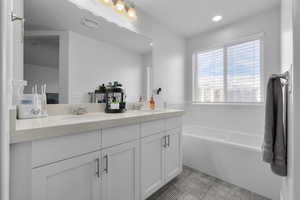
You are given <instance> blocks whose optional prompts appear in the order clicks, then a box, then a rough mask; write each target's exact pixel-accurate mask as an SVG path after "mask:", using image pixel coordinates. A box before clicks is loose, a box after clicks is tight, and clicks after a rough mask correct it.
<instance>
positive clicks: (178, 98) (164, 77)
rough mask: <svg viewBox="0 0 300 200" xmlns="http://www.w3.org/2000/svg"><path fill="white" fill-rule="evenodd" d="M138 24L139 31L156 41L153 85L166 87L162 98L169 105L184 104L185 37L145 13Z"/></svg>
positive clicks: (153, 52)
mask: <svg viewBox="0 0 300 200" xmlns="http://www.w3.org/2000/svg"><path fill="white" fill-rule="evenodd" d="M135 26H136V30H137V32H139V33H141V34H144V35H146V36H148V37H150V38H151V39H152V41H153V47H152V48H153V51H152V56H153V58H152V59H153V62H152V63H153V65H152V67H153V69H152V71H153V88H154V89H155V88H162V96H163V97H162V98H163V99H164V101H167V102H168V105H170V106H175V107H177V106H178V105H182V104H183V103H184V101H185V93H184V91H185V66H186V63H185V54H186V41H185V39H184V38H183V37H182V36H180V35H178V34H175V33H174V32H173V31H171V30H170V29H168V27H167V26H165V25H163V24H160V23H159V22H157V21H155V20H153V19H152V18H151V17H150V16H148V15H147V14H145V13H139V20H138V22H137V24H136V25H135Z"/></svg>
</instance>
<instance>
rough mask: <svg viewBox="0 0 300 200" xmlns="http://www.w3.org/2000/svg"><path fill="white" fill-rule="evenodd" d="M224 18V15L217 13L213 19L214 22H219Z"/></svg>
mask: <svg viewBox="0 0 300 200" xmlns="http://www.w3.org/2000/svg"><path fill="white" fill-rule="evenodd" d="M222 19H223V17H222V16H221V15H216V16H214V17H213V18H212V19H211V20H212V21H213V22H219V21H221V20H222Z"/></svg>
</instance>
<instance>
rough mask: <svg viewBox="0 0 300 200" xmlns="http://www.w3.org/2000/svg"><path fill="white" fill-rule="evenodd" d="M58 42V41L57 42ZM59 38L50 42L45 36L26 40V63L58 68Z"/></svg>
mask: <svg viewBox="0 0 300 200" xmlns="http://www.w3.org/2000/svg"><path fill="white" fill-rule="evenodd" d="M55 40H56V41H55ZM58 40H59V38H58V37H56V38H55V39H51V41H50V40H49V37H47V36H45V37H44V39H42V38H41V36H40V37H31V39H29V38H25V41H24V63H25V64H33V65H40V66H49V67H56V68H58V65H59V42H58Z"/></svg>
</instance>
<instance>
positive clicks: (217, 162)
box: [183, 126, 281, 200]
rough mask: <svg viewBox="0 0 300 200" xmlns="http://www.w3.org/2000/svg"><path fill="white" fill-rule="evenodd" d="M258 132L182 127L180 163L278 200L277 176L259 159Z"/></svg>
mask: <svg viewBox="0 0 300 200" xmlns="http://www.w3.org/2000/svg"><path fill="white" fill-rule="evenodd" d="M262 140H263V138H262V136H259V135H250V134H243V133H238V132H232V131H230V132H229V131H226V132H224V131H222V130H215V129H209V128H203V127H197V126H185V127H184V128H183V160H184V164H185V165H187V166H189V167H192V168H194V169H197V170H199V171H201V172H204V173H207V174H209V175H212V176H214V177H217V178H220V179H222V180H224V181H227V182H229V183H232V184H235V185H238V186H241V187H243V188H246V189H248V190H250V191H252V192H256V193H258V194H260V195H263V196H265V197H268V198H270V199H272V200H279V196H280V195H279V194H280V186H281V178H280V177H278V176H275V175H273V174H272V172H271V171H270V167H269V165H268V164H266V163H264V162H262V159H261V144H262Z"/></svg>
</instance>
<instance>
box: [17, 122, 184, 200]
mask: <svg viewBox="0 0 300 200" xmlns="http://www.w3.org/2000/svg"><path fill="white" fill-rule="evenodd" d="M181 149H182V145H181V122H180V118H170V119H163V120H156V121H150V122H147V123H140V124H131V125H127V126H120V127H114V128H107V129H102V130H95V131H90V132H85V133H81V134H74V135H69V136H62V137H53V138H49V139H47V140H37V141H32V142H27V143H22V144H15V145H12V146H11V166H12V167H11V173H12V176H11V200H120V199H122V200H144V199H146V198H147V197H149V196H150V195H152V194H153V193H154V192H155V191H157V190H159V189H160V188H161V187H163V186H164V185H165V184H166V183H167V182H169V181H170V180H171V179H173V178H174V177H175V176H177V175H178V174H179V173H180V172H181V171H182V150H181Z"/></svg>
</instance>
